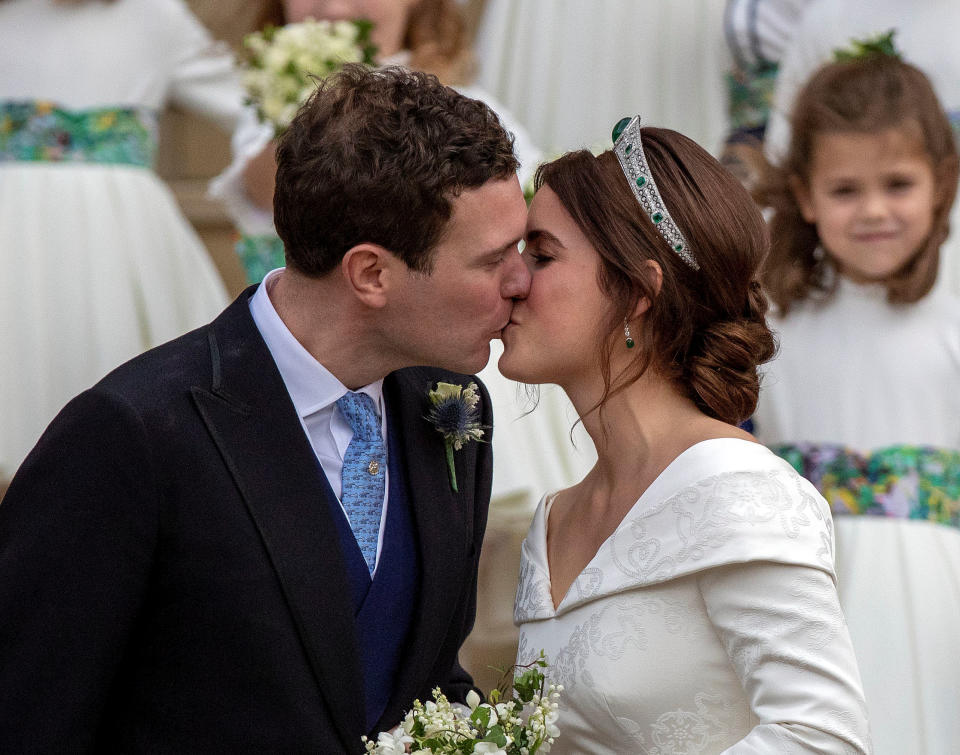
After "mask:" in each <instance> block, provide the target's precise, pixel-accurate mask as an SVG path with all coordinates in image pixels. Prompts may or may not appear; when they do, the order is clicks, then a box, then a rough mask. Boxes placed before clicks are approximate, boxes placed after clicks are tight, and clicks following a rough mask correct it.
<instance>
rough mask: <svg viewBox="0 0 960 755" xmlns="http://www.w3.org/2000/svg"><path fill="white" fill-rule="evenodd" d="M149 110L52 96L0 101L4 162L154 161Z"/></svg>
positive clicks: (0, 147)
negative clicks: (80, 105) (71, 104)
mask: <svg viewBox="0 0 960 755" xmlns="http://www.w3.org/2000/svg"><path fill="white" fill-rule="evenodd" d="M152 120H153V119H152V116H151V115H150V113H149V111H146V110H136V109H132V108H96V109H90V110H65V109H63V108H59V107H57V106H56V105H54V104H52V103H49V102H42V101H36V102H0V162H4V161H28V162H83V163H102V164H115V165H136V166H139V167H143V168H150V167H152V166H153V159H154V155H155V153H156V139H155V138H154V135H153V132H152V129H151V128H150V127H149V126H148V124H151V123H152Z"/></svg>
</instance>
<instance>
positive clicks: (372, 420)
mask: <svg viewBox="0 0 960 755" xmlns="http://www.w3.org/2000/svg"><path fill="white" fill-rule="evenodd" d="M337 407H338V408H339V409H340V412H341V413H342V414H343V416H344V417H346V419H347V422H349V423H350V427H351V428H352V429H353V434H354V436H356V437H357V438H359V439H360V440H379V439H380V437H381V436H380V419H379V417H378V416H377V406H376V404H374V403H373V399H372V398H370V397H369V396H368V395H367V394H366V393H354V392H353V391H349V392H347V393H345V394H343V395H342V396H341V397H340V398H338V399H337Z"/></svg>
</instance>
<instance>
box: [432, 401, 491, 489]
mask: <svg viewBox="0 0 960 755" xmlns="http://www.w3.org/2000/svg"><path fill="white" fill-rule="evenodd" d="M427 397H428V398H429V399H430V411H429V413H428V414H427V419H428V420H430V422H432V423H433V426H434V427H435V428H436V429H437V432H438V433H440V434H441V435H442V436H443V442H444V445H445V446H446V449H447V469H448V470H449V471H450V487H451V488H453V492H454V493H458V492H459V488H457V470H456V467H455V466H454V464H453V452H454V451H459V450H460V449H461V448H463V446H464V444H466V443H469V442H470V441H471V440H483V427H482V426H481V425H480V410H479V408H478V405H479V403H480V394H479V393H478V391H477V384H476V383H472V382H471V383H470V384H469V385H468V386H467V387H466V388H464V387H463V386H460V385H454V384H453V383H437V387H436V388H435V389H434V390H432V391H430V392H429V393H427Z"/></svg>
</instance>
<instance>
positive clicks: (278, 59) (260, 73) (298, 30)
mask: <svg viewBox="0 0 960 755" xmlns="http://www.w3.org/2000/svg"><path fill="white" fill-rule="evenodd" d="M372 28H373V27H372V24H371V23H370V22H369V21H367V20H365V19H360V20H357V21H325V20H324V21H316V20H314V19H312V18H308V19H306V20H305V21H301V22H299V23H294V24H287V25H286V26H279V27H278V26H268V27H266V28H265V29H263V30H262V31H258V32H254V33H253V34H248V35H247V36H246V37H244V40H243V45H244V48H245V50H246V53H247V57H246V61H245V71H244V74H243V84H244V87H245V88H246V90H247V102H248V104H252V105H255V106H256V108H257V114H258V115H259V117H260V120H262V121H264V122H266V123H271V124H273V127H274V130H275V131H276V133H277V134H278V135H279V134H281V133H282V132H283V131H284V130H285V129H286V128H287V126H289V125H290V121H292V120H293V116H294V115H296V113H297V110H299V108H300V105H302V104H303V103H304V102H305V101H306V100H307V98H308V97H309V96H310V95H311V94H312V93H313V91H314V89H316V86H317V81H318V80H320V79H323V78H325V77H327V76H329V75H330V74H332V73H335V72H336V71H337V70H338V69H340V68H341V67H342V66H343V65H344V64H345V63H364V64H366V65H373V62H374V55H375V54H376V47H374V45H373V44H372V43H371V42H370V31H371V29H372Z"/></svg>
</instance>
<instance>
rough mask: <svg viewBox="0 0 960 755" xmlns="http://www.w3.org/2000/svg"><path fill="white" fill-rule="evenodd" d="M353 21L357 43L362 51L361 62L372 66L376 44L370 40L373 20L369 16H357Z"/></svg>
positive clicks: (375, 57) (375, 56)
mask: <svg viewBox="0 0 960 755" xmlns="http://www.w3.org/2000/svg"><path fill="white" fill-rule="evenodd" d="M353 23H354V25H355V26H356V27H357V45H359V47H360V49H361V50H362V51H363V63H364V65H368V66H372V65H373V64H374V63H375V62H376V60H377V46H376V45H375V44H373V42H372V41H371V34H372V32H373V21H371V20H370V19H369V18H358V19H356V20H354V22H353Z"/></svg>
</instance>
